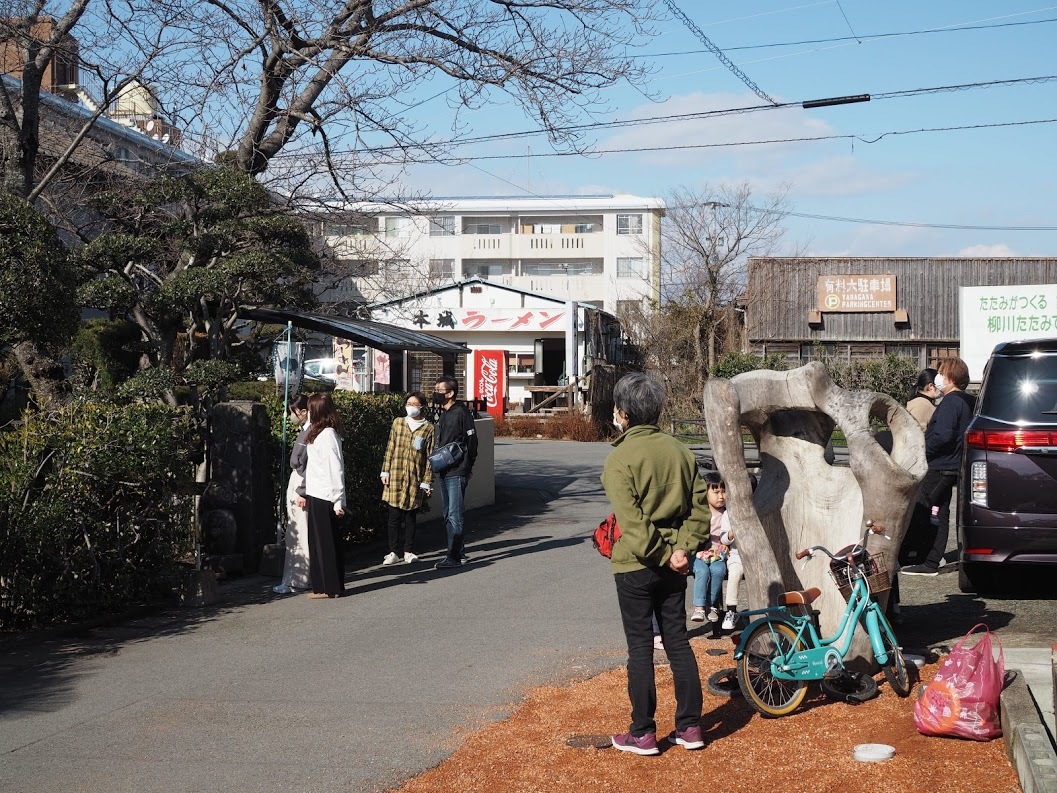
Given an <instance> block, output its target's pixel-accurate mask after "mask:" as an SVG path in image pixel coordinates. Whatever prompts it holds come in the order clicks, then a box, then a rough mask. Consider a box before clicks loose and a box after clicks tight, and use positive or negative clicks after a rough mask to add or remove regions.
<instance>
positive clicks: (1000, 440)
mask: <svg viewBox="0 0 1057 793" xmlns="http://www.w3.org/2000/svg"><path fill="white" fill-rule="evenodd" d="M965 442H966V443H967V444H968V445H969V448H971V449H983V450H985V451H990V452H1015V451H1016V450H1017V449H1023V448H1025V447H1027V448H1039V447H1046V446H1057V432H1046V431H1045V430H969V432H967V433H966V434H965Z"/></svg>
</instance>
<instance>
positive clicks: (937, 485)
mask: <svg viewBox="0 0 1057 793" xmlns="http://www.w3.org/2000/svg"><path fill="white" fill-rule="evenodd" d="M956 484H958V472H957V471H933V470H931V469H930V470H929V471H928V472H927V473H926V474H925V478H924V479H923V480H922V481H921V488H920V489H919V490H918V500H917V503H916V504H915V505H914V514H913V515H912V516H911V519H910V525H909V526H908V527H907V534H906V537H905V538H904V540H903V546H902V548H901V549H900V554H899V561H900V564H906V563H907V562H908V561H911V560H913V561H916V562H917V563H918V564H926V565H928V566H929V567H939V566H940V562H941V561H943V554H944V553H946V551H947V537H948V534H949V533H950V525H951V494H952V492H953V491H954V486H955V485H956ZM933 507H939V514H938V515H937V518H938V520H939V526H938V527H937V526H933V525H932V508H933Z"/></svg>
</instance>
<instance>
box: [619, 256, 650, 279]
mask: <svg viewBox="0 0 1057 793" xmlns="http://www.w3.org/2000/svg"><path fill="white" fill-rule="evenodd" d="M645 277H646V267H645V266H644V264H643V260H642V257H641V256H622V257H620V258H618V259H617V278H645Z"/></svg>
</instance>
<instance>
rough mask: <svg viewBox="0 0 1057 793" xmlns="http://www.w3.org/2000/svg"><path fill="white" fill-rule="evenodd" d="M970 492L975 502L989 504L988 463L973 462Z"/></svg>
mask: <svg viewBox="0 0 1057 793" xmlns="http://www.w3.org/2000/svg"><path fill="white" fill-rule="evenodd" d="M969 494H970V497H971V498H972V501H973V503H974V504H978V505H979V506H981V507H986V506H987V463H984V462H979V463H973V464H972V465H971V466H970V469H969Z"/></svg>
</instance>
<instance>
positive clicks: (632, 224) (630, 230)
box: [617, 215, 642, 234]
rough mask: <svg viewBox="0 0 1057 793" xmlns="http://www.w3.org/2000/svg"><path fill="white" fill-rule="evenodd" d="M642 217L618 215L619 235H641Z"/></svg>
mask: <svg viewBox="0 0 1057 793" xmlns="http://www.w3.org/2000/svg"><path fill="white" fill-rule="evenodd" d="M641 233H642V215H617V234H641Z"/></svg>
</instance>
